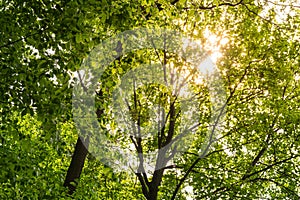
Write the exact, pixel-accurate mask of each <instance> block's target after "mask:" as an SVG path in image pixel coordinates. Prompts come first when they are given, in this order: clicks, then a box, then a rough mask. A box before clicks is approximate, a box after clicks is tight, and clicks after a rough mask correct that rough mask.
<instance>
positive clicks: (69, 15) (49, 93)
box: [0, 0, 300, 199]
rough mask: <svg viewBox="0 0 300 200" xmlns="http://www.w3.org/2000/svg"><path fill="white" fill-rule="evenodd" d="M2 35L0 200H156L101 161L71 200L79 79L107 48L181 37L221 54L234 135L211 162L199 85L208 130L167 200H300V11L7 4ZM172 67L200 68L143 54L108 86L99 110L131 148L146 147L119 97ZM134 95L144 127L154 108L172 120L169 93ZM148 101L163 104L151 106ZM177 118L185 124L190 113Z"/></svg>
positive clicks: (178, 4)
mask: <svg viewBox="0 0 300 200" xmlns="http://www.w3.org/2000/svg"><path fill="white" fill-rule="evenodd" d="M0 23H1V28H0V66H1V72H0V103H1V105H0V113H1V119H0V127H1V129H0V131H1V132H0V158H1V161H0V199H72V198H75V199H145V198H148V199H151V197H149V196H147V194H149V193H151V189H150V185H151V184H147V183H146V184H145V183H144V184H143V180H144V181H145V180H146V178H145V176H144V175H143V174H141V173H137V174H134V173H132V172H130V171H126V172H114V171H113V169H112V168H110V167H108V166H106V165H104V164H103V163H102V162H100V161H99V160H97V159H96V158H95V157H94V156H93V155H88V159H87V161H86V162H85V166H84V168H83V172H82V174H81V177H80V182H79V183H78V185H77V189H76V192H75V193H74V194H72V195H68V194H67V192H68V190H67V189H66V188H65V187H63V183H64V178H65V176H66V171H67V169H68V166H69V164H70V160H71V156H72V153H73V151H74V150H73V149H74V145H75V142H76V139H77V137H78V134H77V130H76V128H75V125H74V122H73V119H72V88H73V84H74V81H75V79H76V77H75V76H74V73H73V72H75V71H76V70H78V69H79V67H80V65H81V64H82V62H83V61H84V58H86V57H87V55H88V53H89V52H90V51H91V50H92V49H93V48H94V47H96V46H97V45H98V44H99V43H101V42H102V41H104V40H106V39H108V38H110V37H113V36H115V35H116V34H118V33H120V32H122V31H125V30H131V29H134V28H138V27H147V28H153V27H164V28H167V29H173V30H177V31H179V32H183V33H185V34H186V35H187V36H189V37H191V38H194V39H196V40H197V41H198V42H199V43H201V44H202V45H203V46H205V47H207V50H208V51H209V52H210V53H213V52H214V51H220V53H221V54H222V56H221V57H220V58H219V59H218V62H217V67H218V69H219V72H220V74H221V75H222V80H223V86H224V88H225V90H226V93H227V99H226V115H225V122H224V123H223V124H222V128H221V130H222V131H221V132H220V133H218V134H217V135H216V137H217V138H218V140H217V141H216V142H215V143H214V145H213V146H212V147H211V148H210V150H209V152H208V153H207V155H206V156H204V157H199V150H200V148H201V145H202V143H203V142H204V138H205V135H206V131H207V124H208V123H209V119H210V116H211V109H210V108H209V107H210V106H211V105H210V101H209V93H208V90H207V87H206V85H205V84H203V83H201V84H196V83H193V84H192V85H191V87H192V88H193V90H194V91H195V92H197V94H198V100H199V102H201V103H199V113H198V115H197V116H198V117H199V123H200V124H201V125H200V126H199V127H198V129H197V130H196V131H195V133H193V134H194V135H193V136H194V137H193V140H192V145H191V147H190V148H189V149H188V151H187V152H185V153H184V154H183V155H182V156H180V157H176V158H175V159H174V160H173V161H172V163H170V164H168V165H166V166H164V167H165V169H164V171H163V172H162V174H161V178H162V180H161V182H160V181H158V182H159V184H158V185H157V187H159V191H158V197H157V199H175V198H176V199H188V198H192V199H262V198H264V199H299V198H300V189H299V188H300V184H299V183H300V178H299V176H300V154H299V146H300V127H299V126H300V87H299V85H300V84H299V81H300V73H299V68H300V56H299V52H300V9H299V3H298V6H297V2H296V1H295V2H294V1H292V0H291V1H288V0H287V1H276V0H274V1H263V0H261V1H259V0H257V1H256V0H255V1H252V0H241V1H221V0H205V1H201V2H199V1H193V0H174V1H167V0H157V1H154V0H149V1H145V0H137V1H127V0H116V1H106V0H103V1H95V0H87V1H84V0H78V1H76V0H72V1H51V0H45V1H19V0H13V1H6V0H1V1H0ZM213 37H215V41H214V42H213V43H215V44H211V43H210V39H211V38H213ZM211 46H214V47H211ZM216 46H217V47H216ZM161 58H163V59H162V60H164V62H163V64H164V65H169V66H170V65H174V66H176V67H178V68H179V69H181V67H182V66H183V65H184V66H186V65H188V64H187V63H185V61H184V60H182V59H180V58H178V56H176V55H173V54H171V53H168V52H167V53H166V52H164V51H162V50H157V49H143V50H139V51H136V52H131V53H128V54H126V55H123V56H121V57H120V58H119V59H117V60H115V61H114V62H113V63H111V65H109V66H108V67H107V70H106V71H105V73H104V74H103V75H102V80H101V81H102V84H101V86H100V87H99V91H101V95H98V96H97V98H96V100H97V101H96V105H97V108H98V109H102V110H104V115H102V116H100V117H99V119H98V120H99V124H100V125H101V127H102V128H103V130H105V131H106V133H107V135H109V137H110V139H111V140H112V141H114V142H118V143H119V144H120V145H123V147H126V146H127V145H128V144H130V143H131V142H132V141H134V140H133V139H132V138H130V137H129V134H124V132H122V127H118V125H117V123H116V121H114V119H113V116H112V113H111V109H112V108H111V105H112V98H111V97H112V94H113V91H114V88H115V86H117V85H118V84H119V83H120V80H121V77H122V76H123V75H124V74H126V72H128V71H129V70H131V69H134V68H136V67H138V66H140V65H142V64H147V63H149V62H155V63H159V62H161V61H162V60H161ZM99 91H98V92H99ZM134 92H136V94H135V93H134V95H137V98H138V99H139V100H140V104H139V105H138V106H137V105H136V106H134V105H135V103H136V102H137V101H136V102H135V101H134V100H132V101H131V102H129V105H130V106H131V107H134V109H133V110H130V112H131V115H132V119H133V121H134V122H135V123H140V125H141V126H143V127H147V126H148V125H149V124H151V123H153V121H151V115H152V113H151V109H153V107H151V106H152V105H153V102H154V103H157V102H160V105H161V106H162V107H164V108H165V109H166V108H170V109H171V108H172V103H170V102H172V100H171V99H172V98H173V97H172V96H171V95H170V91H169V90H168V89H167V88H164V87H161V86H157V85H148V86H146V87H144V88H139V89H137V90H136V91H134ZM134 95H132V96H131V99H134V98H135V97H134ZM147 95H149V96H151V98H147V99H145V98H144V99H143V97H144V96H147ZM176 106H177V105H175V106H174V112H175V113H180V109H178V107H176ZM178 115H179V114H178ZM178 120H184V118H180V117H179V118H178ZM138 121H139V122H138ZM170 121H172V120H170ZM177 122H178V121H177ZM170 124H171V122H170ZM177 125H178V123H177V124H175V125H174V127H173V128H174V130H175V131H174V132H175V133H176V130H177V129H176V128H178V126H177ZM108 127H109V128H108ZM171 127H172V126H171V125H169V126H168V127H167V128H166V132H168V131H169V130H170V129H171ZM110 132H114V134H111V133H110ZM169 132H171V131H169ZM174 135H175V134H174ZM160 137H161V138H163V137H162V136H160ZM134 139H137V138H134ZM136 141H138V140H136ZM162 142H165V143H167V137H166V138H165V140H162ZM133 143H134V142H133ZM140 145H141V146H142V147H143V149H144V151H146V152H147V151H148V152H151V151H154V150H155V149H157V147H161V144H160V142H159V140H157V137H149V138H147V140H144V141H141V142H140ZM136 175H137V176H136ZM147 175H148V178H149V180H151V177H154V175H153V172H152V173H148V174H147ZM155 198H156V197H155Z"/></svg>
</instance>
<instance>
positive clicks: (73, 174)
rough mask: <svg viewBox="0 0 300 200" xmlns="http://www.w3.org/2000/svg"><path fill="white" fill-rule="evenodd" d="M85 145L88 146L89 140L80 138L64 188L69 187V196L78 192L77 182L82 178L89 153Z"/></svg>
mask: <svg viewBox="0 0 300 200" xmlns="http://www.w3.org/2000/svg"><path fill="white" fill-rule="evenodd" d="M85 145H88V139H86V141H84V139H83V138H81V137H80V136H79V137H78V139H77V143H76V146H75V151H74V154H73V156H72V161H71V164H70V166H69V169H68V172H67V176H66V179H65V182H64V186H65V187H68V189H69V194H73V193H74V191H75V190H76V185H77V183H76V181H77V179H78V178H79V177H80V174H81V171H82V168H83V166H84V161H85V158H86V156H87V153H88V150H87V146H85Z"/></svg>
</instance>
